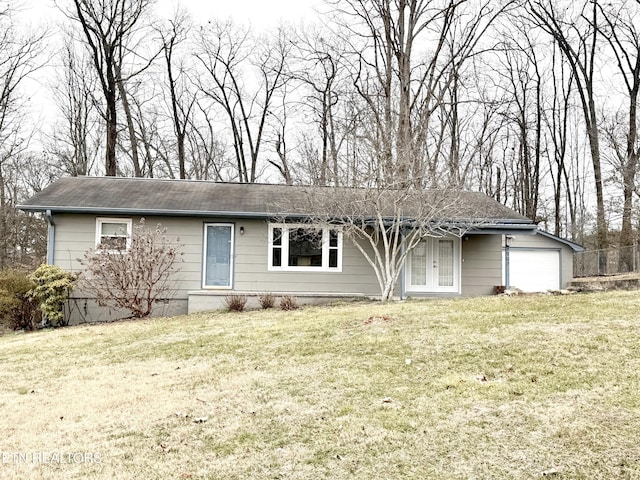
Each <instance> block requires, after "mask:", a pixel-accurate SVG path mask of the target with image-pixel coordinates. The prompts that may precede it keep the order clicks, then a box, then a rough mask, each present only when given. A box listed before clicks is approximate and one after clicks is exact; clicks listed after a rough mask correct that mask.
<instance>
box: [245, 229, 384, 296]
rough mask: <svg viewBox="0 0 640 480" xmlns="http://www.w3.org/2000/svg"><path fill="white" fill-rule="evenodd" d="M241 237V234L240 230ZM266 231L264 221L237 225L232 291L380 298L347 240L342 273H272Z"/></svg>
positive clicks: (362, 261) (371, 274) (373, 278)
mask: <svg viewBox="0 0 640 480" xmlns="http://www.w3.org/2000/svg"><path fill="white" fill-rule="evenodd" d="M241 226H243V227H244V234H243V235H240V233H239V229H240V227H241ZM268 243H269V228H268V223H267V222H266V221H264V220H242V221H239V222H237V225H236V252H235V253H236V255H235V262H234V263H235V272H234V290H238V291H243V292H264V291H272V292H290V293H339V294H348V293H353V294H364V295H371V296H373V295H379V294H380V287H379V286H378V282H377V280H376V276H375V273H374V271H373V269H372V268H371V266H369V265H368V264H367V263H366V261H365V259H364V257H363V256H362V254H361V253H360V252H359V251H358V250H357V249H356V247H355V246H354V245H353V244H352V243H351V242H350V241H349V240H347V239H346V238H345V239H344V240H343V246H342V271H341V272H308V271H307V272H292V271H273V270H269V266H268Z"/></svg>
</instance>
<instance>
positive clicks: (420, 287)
mask: <svg viewBox="0 0 640 480" xmlns="http://www.w3.org/2000/svg"><path fill="white" fill-rule="evenodd" d="M459 265H460V240H459V239H458V238H434V237H427V238H424V239H422V240H421V241H420V243H419V244H418V245H416V246H415V247H414V249H413V250H412V251H411V252H409V256H408V259H407V263H406V277H405V289H406V290H407V292H434V293H439V292H459V285H460V280H459V276H460V274H459V272H460V268H459Z"/></svg>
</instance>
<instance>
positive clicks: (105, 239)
mask: <svg viewBox="0 0 640 480" xmlns="http://www.w3.org/2000/svg"><path fill="white" fill-rule="evenodd" d="M130 246H131V219H130V218H104V217H98V218H97V219H96V248H97V249H98V248H99V249H102V250H106V251H109V252H124V251H127V250H128V249H129V247H130Z"/></svg>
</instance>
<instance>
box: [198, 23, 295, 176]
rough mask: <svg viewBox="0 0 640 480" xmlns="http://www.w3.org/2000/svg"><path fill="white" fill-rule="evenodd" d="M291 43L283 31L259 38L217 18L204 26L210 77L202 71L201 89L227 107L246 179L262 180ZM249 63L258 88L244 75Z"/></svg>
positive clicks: (201, 55) (202, 42)
mask: <svg viewBox="0 0 640 480" xmlns="http://www.w3.org/2000/svg"><path fill="white" fill-rule="evenodd" d="M290 48H291V46H290V43H289V42H288V41H287V39H286V38H285V36H284V32H283V31H282V30H278V32H277V35H275V36H274V37H271V38H262V39H260V40H254V39H253V38H252V36H251V34H250V31H249V30H247V29H242V28H237V27H235V26H234V25H233V24H232V23H231V22H227V23H219V22H215V21H214V22H211V23H210V25H209V27H208V28H206V29H203V30H202V31H201V35H200V38H199V49H198V52H197V53H196V58H197V59H198V60H199V61H200V64H201V65H202V67H203V68H204V70H205V72H206V76H207V77H206V80H205V77H204V76H201V78H200V88H201V90H202V92H203V93H204V94H205V95H206V96H207V97H209V98H210V99H211V100H212V101H213V102H214V103H215V104H217V105H219V106H220V107H221V108H222V109H223V111H224V114H225V116H226V118H227V122H228V125H229V127H230V131H231V136H232V138H233V149H234V154H235V159H236V165H237V169H238V178H239V180H240V181H241V182H249V183H253V182H255V181H256V179H257V176H258V157H259V153H260V148H261V147H262V140H263V135H264V132H265V126H266V121H267V115H268V113H269V109H270V108H271V106H272V102H273V100H274V95H275V93H276V92H277V91H278V90H279V89H280V88H282V86H283V85H284V83H285V81H286V78H285V76H284V75H283V73H284V71H285V61H286V59H287V55H288V52H289V50H290ZM248 66H250V67H252V69H253V71H254V72H255V74H256V78H255V80H253V81H254V82H257V87H255V88H253V89H252V88H251V87H250V83H251V81H252V80H249V79H245V78H244V77H243V67H244V68H247V67H248ZM207 80H208V81H210V82H211V83H209V82H208V81H207Z"/></svg>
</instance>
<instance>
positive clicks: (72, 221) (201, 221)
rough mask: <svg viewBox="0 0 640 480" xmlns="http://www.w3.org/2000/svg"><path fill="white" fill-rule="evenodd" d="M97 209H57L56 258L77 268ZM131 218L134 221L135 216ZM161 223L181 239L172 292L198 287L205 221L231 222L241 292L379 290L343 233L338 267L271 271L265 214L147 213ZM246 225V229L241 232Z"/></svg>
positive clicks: (91, 243) (149, 220)
mask: <svg viewBox="0 0 640 480" xmlns="http://www.w3.org/2000/svg"><path fill="white" fill-rule="evenodd" d="M97 217H98V216H97V215H75V214H74V215H70V214H64V215H55V216H54V222H55V237H56V242H55V250H54V263H55V264H56V265H59V266H60V267H62V268H64V269H66V270H71V271H75V272H79V271H81V270H82V265H81V264H80V262H79V259H81V258H82V257H83V255H84V253H85V252H86V251H87V250H88V249H91V248H94V247H95V238H96V231H95V230H96V218H97ZM109 217H110V218H132V219H133V225H134V227H135V225H136V224H138V222H139V217H135V216H134V217H123V216H109ZM158 223H160V224H162V226H163V227H165V228H166V229H167V236H168V237H169V238H170V239H172V240H175V239H178V241H179V242H180V243H181V244H183V247H182V249H181V251H182V253H183V255H182V260H183V261H182V262H180V264H179V272H177V273H176V274H175V280H176V285H177V288H178V291H177V295H176V298H178V299H187V298H188V293H189V292H190V291H194V290H200V289H202V257H203V238H204V225H205V224H206V223H231V224H234V227H235V245H234V262H233V263H234V272H233V290H235V291H242V292H265V291H273V292H288V293H294V294H295V293H340V294H345V293H354V294H364V295H371V296H374V295H379V294H380V289H379V287H378V283H377V280H376V276H375V273H374V271H373V269H372V268H371V267H370V266H369V265H368V264H367V263H366V261H365V260H364V258H363V257H362V255H361V254H360V252H359V251H358V250H357V249H356V247H355V246H354V245H353V244H351V243H350V242H349V241H348V240H347V239H344V241H343V251H342V252H343V253H342V272H281V271H269V270H268V265H267V255H268V251H267V248H268V224H267V222H266V221H264V220H253V219H243V220H236V221H234V220H229V219H223V218H189V217H184V218H182V217H146V225H147V226H148V227H152V226H155V225H156V224H158ZM240 227H244V234H242V235H241V234H240Z"/></svg>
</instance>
